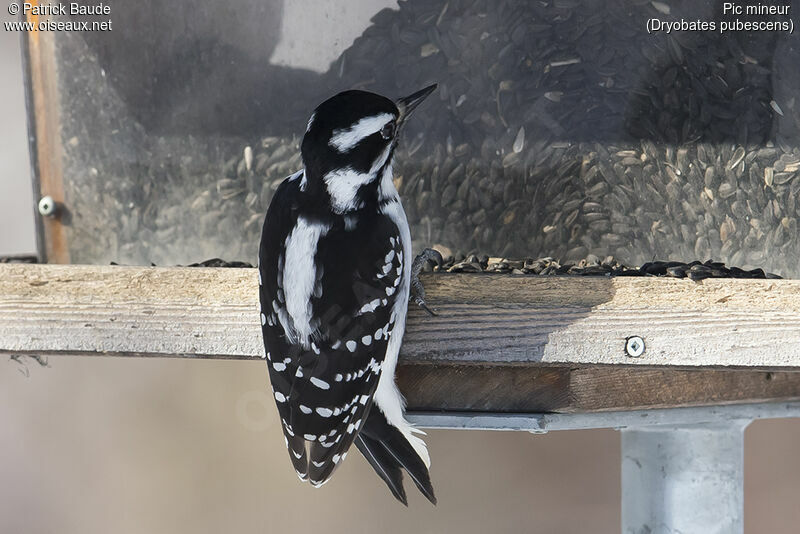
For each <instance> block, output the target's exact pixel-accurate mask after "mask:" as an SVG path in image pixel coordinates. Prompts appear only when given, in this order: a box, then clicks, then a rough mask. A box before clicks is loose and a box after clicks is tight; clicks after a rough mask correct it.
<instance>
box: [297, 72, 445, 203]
mask: <svg viewBox="0 0 800 534" xmlns="http://www.w3.org/2000/svg"><path fill="white" fill-rule="evenodd" d="M434 89H436V85H431V86H429V87H426V88H425V89H422V90H421V91H417V92H416V93H414V94H412V95H410V96H407V97H404V98H400V99H398V100H396V101H392V100H390V99H388V98H386V97H384V96H381V95H378V94H375V93H370V92H367V91H356V90H352V91H344V92H342V93H339V94H337V95H335V96H333V97H331V98H329V99H328V100H326V101H325V102H323V103H322V104H320V105H319V106H318V107H317V109H316V110H314V113H313V114H312V115H311V118H310V119H309V120H308V127H307V129H306V133H305V135H304V136H303V143H302V145H301V152H302V156H303V163H304V165H305V169H306V176H305V180H306V183H305V184H304V187H305V188H306V190H307V192H308V193H310V194H313V195H322V196H326V197H327V198H329V200H330V204H331V208H332V209H333V211H334V212H336V213H346V212H349V211H353V210H357V209H360V208H362V207H364V206H365V205H367V204H368V203H369V202H370V200H372V199H373V198H374V199H378V198H379V197H380V195H381V182H382V180H383V179H384V178H385V176H386V175H388V176H389V180H391V162H392V155H393V153H394V149H395V147H396V146H397V140H398V138H399V135H400V132H401V131H402V129H403V125H404V124H405V122H406V120H407V119H408V117H409V116H410V115H411V113H412V112H413V111H414V109H416V107H417V106H418V105H419V104H420V103H421V102H422V101H423V100H424V99H425V97H427V96H428V95H429V94H431V93H432V92H433V90H434Z"/></svg>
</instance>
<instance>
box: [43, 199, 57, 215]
mask: <svg viewBox="0 0 800 534" xmlns="http://www.w3.org/2000/svg"><path fill="white" fill-rule="evenodd" d="M39 214H40V215H42V216H44V217H53V216H54V215H55V214H56V201H55V200H53V197H51V196H50V195H48V196H46V197H42V199H41V200H39Z"/></svg>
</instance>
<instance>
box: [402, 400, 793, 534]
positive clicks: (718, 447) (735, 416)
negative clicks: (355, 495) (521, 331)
mask: <svg viewBox="0 0 800 534" xmlns="http://www.w3.org/2000/svg"><path fill="white" fill-rule="evenodd" d="M776 418H800V402H781V403H760V404H741V405H726V406H700V407H690V408H668V409H659V410H632V411H617V412H597V413H576V414H486V413H475V414H470V413H461V414H456V413H409V419H410V420H411V421H412V422H413V423H415V424H416V425H418V426H420V427H423V428H448V429H460V430H505V431H514V430H517V431H520V430H521V431H525V432H531V433H534V434H542V433H547V432H550V431H555V430H583V429H590V428H614V429H616V430H620V432H621V434H622V441H621V445H620V449H621V450H620V454H621V457H622V468H621V469H622V477H621V480H622V503H621V506H622V532H623V533H640V532H652V533H656V532H684V533H692V532H697V533H703V534H741V533H742V532H743V531H744V522H743V511H744V510H743V509H744V485H743V482H744V430H745V428H746V427H747V425H749V424H750V422H752V421H754V420H756V419H776Z"/></svg>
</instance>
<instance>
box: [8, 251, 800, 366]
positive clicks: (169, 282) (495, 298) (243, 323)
mask: <svg viewBox="0 0 800 534" xmlns="http://www.w3.org/2000/svg"><path fill="white" fill-rule="evenodd" d="M425 283H426V287H427V291H428V301H429V303H430V304H431V305H432V306H433V307H434V308H435V309H437V310H438V312H439V315H438V316H437V317H428V316H427V315H426V314H424V313H423V312H422V311H421V310H419V309H417V308H416V307H412V308H411V310H410V313H409V327H408V332H407V334H406V339H405V342H404V345H403V347H404V348H403V357H404V359H405V360H406V361H408V362H472V363H491V364H497V363H548V364H564V365H572V366H587V365H597V364H615V365H620V364H624V365H645V366H676V367H744V368H751V369H782V370H798V369H800V281H792V280H705V281H703V282H691V281H688V280H671V279H655V278H636V279H634V278H616V279H608V278H591V279H589V278H539V277H532V276H527V277H526V276H522V277H519V276H507V275H444V274H442V275H433V276H428V277H427V278H426V279H425ZM256 288H257V280H256V273H255V270H254V269H200V268H191V269H188V268H139V267H110V266H109V267H94V266H92V267H89V266H55V265H0V351H2V352H24V351H32V352H38V353H43V354H57V353H59V352H68V353H107V354H119V355H124V354H136V355H154V356H193V357H211V358H258V357H260V356H261V355H262V354H263V348H262V346H261V339H260V333H259V319H258V300H257V290H256ZM632 335H638V336H641V337H642V338H644V340H645V342H646V345H647V349H646V351H645V353H644V354H643V355H642V356H641V357H639V358H631V357H628V356H627V355H626V354H625V351H624V343H625V339H626V338H627V337H628V336H632Z"/></svg>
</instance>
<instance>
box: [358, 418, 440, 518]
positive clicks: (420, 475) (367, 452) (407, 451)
mask: <svg viewBox="0 0 800 534" xmlns="http://www.w3.org/2000/svg"><path fill="white" fill-rule="evenodd" d="M356 446H357V447H358V449H359V450H360V451H361V453H362V454H363V455H364V456H365V457H366V458H367V461H368V462H369V463H370V465H371V466H372V468H373V469H375V472H376V473H378V476H380V477H381V478H382V479H383V481H384V482H386V485H387V486H389V489H390V490H391V492H392V494H393V495H394V496H395V497H396V498H397V499H398V500H399V501H400V502H402V503H403V504H407V501H406V495H405V490H404V489H403V470H405V471H406V472H407V473H408V474H409V476H410V477H411V480H413V481H414V484H416V486H417V488H419V491H420V492H422V494H423V495H425V497H426V498H427V499H428V500H429V501H431V503H433V504H436V496H435V495H434V492H433V485H432V484H431V478H430V473H429V472H428V468H427V466H426V465H425V462H424V461H423V459H422V458H421V457H420V456H419V453H418V452H417V451H416V450H415V448H414V447H413V446H412V444H411V443H409V441H408V439H407V438H406V436H405V435H404V434H403V433H402V432H401V431H400V430H398V429H397V428H395V427H394V426H392V425H390V424H389V423H388V422H387V421H386V418H385V417H384V415H383V414H382V413H381V411H380V410H370V413H369V416H368V417H367V421H366V423H365V424H364V428H363V430H362V431H361V432H360V434H359V435H358V437H357V439H356Z"/></svg>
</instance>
